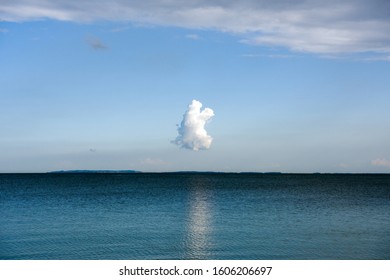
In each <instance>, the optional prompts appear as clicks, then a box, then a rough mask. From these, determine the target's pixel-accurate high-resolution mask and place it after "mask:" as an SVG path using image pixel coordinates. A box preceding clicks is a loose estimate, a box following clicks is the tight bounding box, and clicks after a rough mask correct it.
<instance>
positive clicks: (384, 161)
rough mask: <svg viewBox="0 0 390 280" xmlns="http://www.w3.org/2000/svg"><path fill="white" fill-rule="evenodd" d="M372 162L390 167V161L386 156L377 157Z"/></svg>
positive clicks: (375, 164)
mask: <svg viewBox="0 0 390 280" xmlns="http://www.w3.org/2000/svg"><path fill="white" fill-rule="evenodd" d="M371 164H372V165H374V166H386V167H390V161H389V160H387V159H384V158H377V159H374V160H372V161H371Z"/></svg>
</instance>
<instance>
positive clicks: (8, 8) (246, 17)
mask: <svg viewBox="0 0 390 280" xmlns="http://www.w3.org/2000/svg"><path fill="white" fill-rule="evenodd" d="M0 18H3V19H4V20H6V21H27V20H37V19H44V18H50V19H56V20H65V21H76V22H85V21H87V22H88V21H89V22H90V21H97V20H111V21H117V22H123V21H131V22H133V23H137V24H153V25H165V26H176V27H184V28H190V29H192V30H194V29H202V30H204V29H210V30H217V31H223V32H230V33H231V34H234V35H236V36H238V37H239V38H240V39H241V42H244V43H247V44H254V45H261V46H276V47H283V48H288V49H290V50H293V51H296V52H309V53H317V54H338V53H345V54H348V53H366V52H367V53H376V54H381V55H382V56H383V55H388V54H389V53H390V32H389V30H390V1H388V0H343V1H339V0H328V1H323V0H305V1H304V0H274V1H268V0H242V1H233V0H226V1H220V0H207V1H206V0H199V1H181V0H170V1H157V0H144V1H137V0H128V1H122V0H112V1H103V0H57V1H49V0H40V1H36V0H3V1H2V4H1V6H0Z"/></svg>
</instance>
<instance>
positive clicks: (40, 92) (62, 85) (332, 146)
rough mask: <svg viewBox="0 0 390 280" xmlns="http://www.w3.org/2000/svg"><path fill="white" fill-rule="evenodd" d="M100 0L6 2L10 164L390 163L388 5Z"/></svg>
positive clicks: (4, 131)
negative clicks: (193, 118) (193, 128)
mask: <svg viewBox="0 0 390 280" xmlns="http://www.w3.org/2000/svg"><path fill="white" fill-rule="evenodd" d="M189 2H191V1H189ZM66 3H68V4H66ZM91 3H92V2H91V1H67V2H66V1H28V0H18V1H5V4H2V7H0V18H1V19H2V21H1V22H0V85H1V88H0V98H1V102H0V172H45V171H50V170H69V169H136V170H141V171H174V170H213V171H259V172H262V171H265V172H268V171H282V172H386V173H388V172H390V110H389V107H390V106H389V105H390V78H389V77H390V33H389V32H388V30H389V27H390V17H386V12H384V11H383V8H384V7H386V5H387V4H386V2H384V1H357V2H356V1H355V2H353V4H352V2H351V1H344V2H343V3H342V4H343V5H338V4H337V3H338V2H333V1H329V3H327V4H323V3H322V2H318V1H314V0H312V1H306V2H302V1H296V3H295V4H291V1H276V2H275V3H278V5H276V4H275V5H274V6H273V5H271V4H269V5H265V4H264V5H263V6H262V5H259V4H258V3H266V2H264V1H249V0H248V1H242V3H241V4H237V3H236V4H234V3H233V2H231V3H229V1H192V2H191V3H192V5H189V4H188V3H186V4H183V3H180V2H179V1H169V2H163V1H145V2H143V3H144V4H143V5H140V4H139V5H138V4H136V2H133V1H124V2H123V1H112V2H110V3H111V5H110V6H109V7H108V6H107V7H106V6H104V5H105V4H104V3H105V2H104V1H102V2H99V1H97V2H96V1H95V2H94V3H95V4H96V3H100V4H101V5H97V4H96V5H93V6H92V5H91ZM114 4H116V7H117V9H114V8H112V7H115V5H114ZM380 4H381V5H380ZM121 5H123V6H121ZM237 5H242V6H237ZM308 5H309V6H308ZM310 5H311V6H310ZM316 5H317V6H318V5H320V6H321V5H322V6H321V7H319V8H318V7H317V6H316ZM348 5H349V6H348ZM118 7H119V8H118ZM315 7H317V8H315ZM307 11H311V12H310V14H307ZM329 11H333V13H329ZM330 14H331V16H330ZM332 16H333V17H334V18H331V17H332ZM305 31H307V32H305ZM193 99H196V100H199V101H200V102H202V104H203V106H204V108H205V107H209V108H211V109H212V110H213V111H214V113H215V116H214V117H213V118H212V120H211V121H210V122H208V123H207V124H206V130H207V132H208V134H209V135H210V136H211V137H212V138H213V142H212V144H211V146H210V148H209V149H205V150H200V151H193V150H189V149H184V148H180V147H179V146H177V145H175V144H173V143H172V141H173V140H175V138H176V137H177V135H178V131H177V125H179V124H180V123H181V121H182V118H183V114H184V113H185V111H186V110H187V106H188V105H189V104H190V103H191V101H192V100H193Z"/></svg>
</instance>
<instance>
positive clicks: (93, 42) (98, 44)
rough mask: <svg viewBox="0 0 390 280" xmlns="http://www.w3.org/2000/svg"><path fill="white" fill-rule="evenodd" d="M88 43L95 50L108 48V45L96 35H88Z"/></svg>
mask: <svg viewBox="0 0 390 280" xmlns="http://www.w3.org/2000/svg"><path fill="white" fill-rule="evenodd" d="M86 41H87V43H88V45H89V46H90V47H91V48H92V49H94V50H108V47H107V46H106V45H105V44H104V43H103V42H102V41H100V39H99V38H96V37H88V38H87V39H86Z"/></svg>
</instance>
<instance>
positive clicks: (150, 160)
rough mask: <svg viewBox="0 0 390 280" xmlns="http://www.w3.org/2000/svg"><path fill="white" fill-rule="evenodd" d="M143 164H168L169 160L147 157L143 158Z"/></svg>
mask: <svg viewBox="0 0 390 280" xmlns="http://www.w3.org/2000/svg"><path fill="white" fill-rule="evenodd" d="M141 164H143V165H151V166H164V165H168V162H166V161H164V160H162V159H160V158H145V159H142V160H141Z"/></svg>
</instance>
